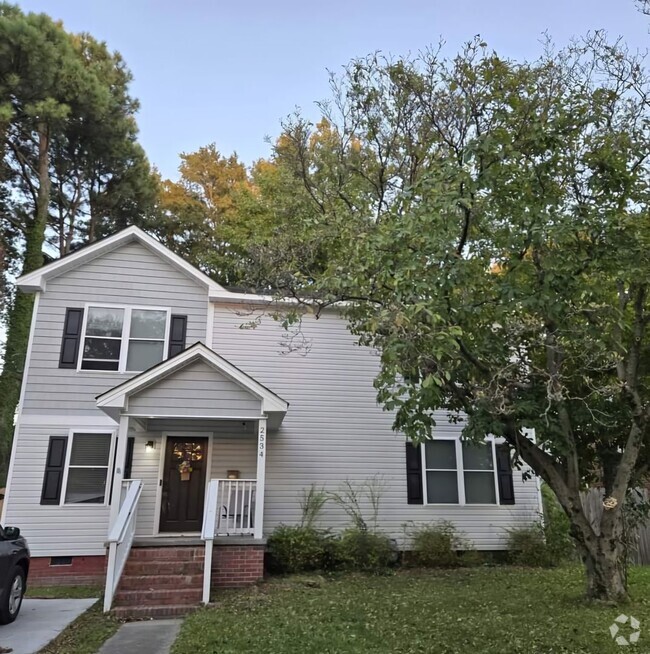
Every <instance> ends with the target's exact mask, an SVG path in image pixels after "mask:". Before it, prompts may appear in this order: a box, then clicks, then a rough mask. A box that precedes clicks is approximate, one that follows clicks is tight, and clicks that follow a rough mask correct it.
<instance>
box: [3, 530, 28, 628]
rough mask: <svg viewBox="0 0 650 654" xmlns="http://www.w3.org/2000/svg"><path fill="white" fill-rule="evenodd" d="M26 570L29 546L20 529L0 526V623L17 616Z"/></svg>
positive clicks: (25, 585)
mask: <svg viewBox="0 0 650 654" xmlns="http://www.w3.org/2000/svg"><path fill="white" fill-rule="evenodd" d="M28 572H29V548H28V547H27V541H26V540H25V539H24V538H23V537H22V536H21V535H20V529H18V527H4V528H3V527H1V526H0V624H9V623H10V622H13V621H14V620H15V619H16V618H17V617H18V612H19V611H20V606H21V604H22V603H23V595H24V594H25V590H27V573H28Z"/></svg>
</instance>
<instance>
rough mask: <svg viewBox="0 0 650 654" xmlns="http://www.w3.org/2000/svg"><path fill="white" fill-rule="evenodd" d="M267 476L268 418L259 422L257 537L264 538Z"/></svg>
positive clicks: (256, 506)
mask: <svg viewBox="0 0 650 654" xmlns="http://www.w3.org/2000/svg"><path fill="white" fill-rule="evenodd" d="M265 476H266V418H260V420H259V421H258V423H257V484H256V488H255V528H254V531H253V535H254V537H255V538H262V530H263V527H264V478H265Z"/></svg>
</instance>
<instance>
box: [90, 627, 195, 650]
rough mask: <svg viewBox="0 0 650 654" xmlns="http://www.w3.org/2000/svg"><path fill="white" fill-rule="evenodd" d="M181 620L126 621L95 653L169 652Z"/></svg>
mask: <svg viewBox="0 0 650 654" xmlns="http://www.w3.org/2000/svg"><path fill="white" fill-rule="evenodd" d="M182 623H183V621H182V620H149V621H147V622H127V623H126V624H123V625H122V626H121V627H120V628H119V629H118V631H117V633H116V634H115V635H114V636H111V637H110V638H109V639H108V640H107V641H106V642H105V643H104V644H103V645H102V648H101V649H100V650H99V652H97V654H131V653H133V654H169V650H170V649H171V646H172V645H173V644H174V641H175V640H176V636H177V635H178V630H179V629H180V628H181V624H182Z"/></svg>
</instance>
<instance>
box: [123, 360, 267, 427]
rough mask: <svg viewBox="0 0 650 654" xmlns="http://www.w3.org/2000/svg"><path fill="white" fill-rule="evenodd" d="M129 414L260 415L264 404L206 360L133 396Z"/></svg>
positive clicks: (192, 364)
mask: <svg viewBox="0 0 650 654" xmlns="http://www.w3.org/2000/svg"><path fill="white" fill-rule="evenodd" d="M129 412H130V413H134V414H146V415H154V414H155V415H162V416H173V415H177V416H185V415H198V416H206V417H207V416H234V417H236V416H259V415H260V414H261V412H262V408H261V401H260V400H259V399H258V398H256V397H254V396H253V395H251V394H250V393H249V392H248V391H246V390H244V389H243V388H242V387H241V386H239V385H238V384H236V383H235V382H233V381H232V380H230V379H228V378H227V377H225V376H224V375H222V374H221V373H219V372H217V371H216V370H215V369H214V368H212V367H211V366H209V365H208V364H207V363H205V362H203V361H196V362H194V363H191V364H189V365H188V366H186V367H185V368H183V369H182V370H179V371H178V372H176V373H174V375H172V376H171V377H168V378H167V379H163V380H161V381H159V382H158V383H157V384H154V385H153V386H149V387H148V388H145V389H144V390H143V391H141V392H139V393H137V394H136V395H133V396H131V397H129Z"/></svg>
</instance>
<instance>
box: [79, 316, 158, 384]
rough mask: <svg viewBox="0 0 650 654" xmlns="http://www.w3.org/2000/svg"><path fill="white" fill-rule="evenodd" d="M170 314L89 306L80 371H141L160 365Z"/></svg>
mask: <svg viewBox="0 0 650 654" xmlns="http://www.w3.org/2000/svg"><path fill="white" fill-rule="evenodd" d="M169 314H170V311H169V309H158V308H155V309H153V308H148V307H109V306H89V307H88V308H87V311H86V322H85V327H84V334H83V348H82V355H81V362H80V369H81V370H116V371H119V372H141V371H143V370H147V369H148V368H151V366H154V365H156V364H157V363H160V362H161V361H162V360H163V358H164V355H165V352H166V349H167V348H166V346H167V339H168V332H169Z"/></svg>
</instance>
